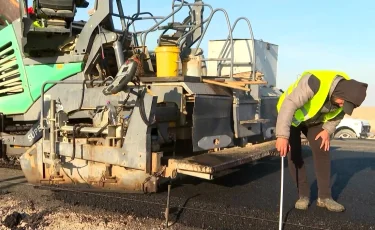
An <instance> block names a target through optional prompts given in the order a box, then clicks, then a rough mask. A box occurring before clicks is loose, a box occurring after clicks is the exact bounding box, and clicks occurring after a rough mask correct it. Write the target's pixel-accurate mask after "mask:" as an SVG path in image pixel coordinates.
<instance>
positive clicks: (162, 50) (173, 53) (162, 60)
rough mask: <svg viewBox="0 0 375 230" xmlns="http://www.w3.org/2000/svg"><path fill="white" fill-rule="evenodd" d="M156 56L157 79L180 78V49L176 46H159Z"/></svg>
mask: <svg viewBox="0 0 375 230" xmlns="http://www.w3.org/2000/svg"><path fill="white" fill-rule="evenodd" d="M155 54H156V71H157V72H156V77H178V67H179V60H180V49H179V48H178V47H176V46H158V47H156V49H155Z"/></svg>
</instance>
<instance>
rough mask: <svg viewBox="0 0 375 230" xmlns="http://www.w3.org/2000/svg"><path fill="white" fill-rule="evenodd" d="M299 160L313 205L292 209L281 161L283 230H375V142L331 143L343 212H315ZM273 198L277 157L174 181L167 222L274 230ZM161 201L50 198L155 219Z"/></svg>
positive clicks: (308, 159) (108, 196)
mask: <svg viewBox="0 0 375 230" xmlns="http://www.w3.org/2000/svg"><path fill="white" fill-rule="evenodd" d="M304 155H305V163H306V165H307V170H308V179H309V182H310V185H311V189H312V197H311V198H312V200H313V202H312V204H311V206H310V208H309V209H308V210H307V211H301V210H296V209H294V203H295V201H296V198H297V193H296V189H295V186H294V184H293V183H292V181H291V177H290V176H289V171H288V169H287V161H286V159H285V179H284V186H285V187H284V214H283V215H284V222H285V224H284V229H314V228H315V229H375V218H374V216H375V214H374V213H375V170H374V169H375V141H373V140H345V141H340V140H335V141H333V142H332V146H331V159H332V181H331V183H332V195H333V198H334V199H335V200H337V201H338V202H340V203H341V204H343V205H344V206H345V207H346V211H345V212H343V213H332V212H329V211H328V210H325V209H322V208H319V207H316V198H317V197H316V196H317V187H316V181H315V175H314V165H313V160H312V156H311V151H310V149H309V147H306V148H305V150H304ZM1 170H3V169H1ZM0 175H1V174H0ZM4 179H7V178H1V180H4ZM279 196H280V158H277V157H275V158H271V159H264V160H261V161H259V162H257V163H256V164H252V165H251V164H249V165H245V166H243V167H241V169H240V170H239V171H237V172H234V173H232V174H230V175H227V176H225V177H222V178H218V179H216V180H215V181H205V180H201V179H197V178H192V177H187V178H183V179H182V180H178V181H176V182H175V183H174V184H173V186H172V191H171V200H170V204H171V214H170V220H171V221H173V222H177V223H179V224H182V225H185V226H189V227H195V228H203V229H278V218H279V217H278V216H279V213H278V211H279V199H280V197H279ZM166 197H167V191H166V189H165V190H164V191H161V192H160V193H158V194H148V195H144V194H113V193H104V194H96V195H95V194H91V193H82V192H68V191H59V192H57V191H56V192H54V195H53V199H56V200H60V201H64V202H66V203H69V204H72V205H73V207H74V205H76V206H89V207H92V208H100V209H103V210H109V211H116V212H121V213H129V214H136V215H137V216H140V217H151V218H161V219H162V218H164V213H163V212H164V211H165V203H166ZM181 207H184V208H181Z"/></svg>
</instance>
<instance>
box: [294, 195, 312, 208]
mask: <svg viewBox="0 0 375 230" xmlns="http://www.w3.org/2000/svg"><path fill="white" fill-rule="evenodd" d="M309 203H310V199H309V198H308V197H300V198H299V199H298V200H297V202H296V205H295V208H296V209H301V210H306V209H307V208H308V207H309Z"/></svg>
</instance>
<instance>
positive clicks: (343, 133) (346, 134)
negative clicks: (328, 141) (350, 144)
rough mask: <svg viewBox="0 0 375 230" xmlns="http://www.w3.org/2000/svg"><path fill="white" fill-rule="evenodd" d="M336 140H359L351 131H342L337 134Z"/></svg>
mask: <svg viewBox="0 0 375 230" xmlns="http://www.w3.org/2000/svg"><path fill="white" fill-rule="evenodd" d="M334 137H335V138H340V139H345V138H357V134H356V133H355V132H354V131H352V130H350V129H341V130H339V131H338V132H337V133H335V136H334Z"/></svg>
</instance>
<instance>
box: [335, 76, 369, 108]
mask: <svg viewBox="0 0 375 230" xmlns="http://www.w3.org/2000/svg"><path fill="white" fill-rule="evenodd" d="M367 87H368V84H367V83H363V82H359V81H356V80H354V79H350V80H346V79H344V80H341V81H339V82H338V83H337V85H336V87H335V89H334V91H333V92H332V96H334V97H338V98H341V99H343V100H344V101H345V102H344V106H343V110H344V112H345V113H346V114H348V115H352V113H353V110H354V109H355V108H357V107H359V106H360V105H361V104H362V103H363V101H364V100H365V98H366V90H367Z"/></svg>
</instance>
